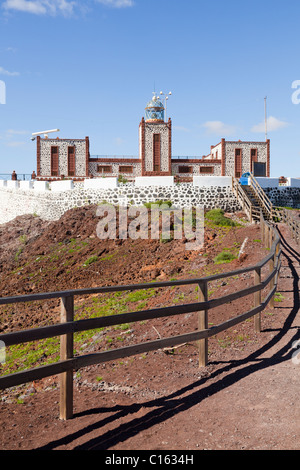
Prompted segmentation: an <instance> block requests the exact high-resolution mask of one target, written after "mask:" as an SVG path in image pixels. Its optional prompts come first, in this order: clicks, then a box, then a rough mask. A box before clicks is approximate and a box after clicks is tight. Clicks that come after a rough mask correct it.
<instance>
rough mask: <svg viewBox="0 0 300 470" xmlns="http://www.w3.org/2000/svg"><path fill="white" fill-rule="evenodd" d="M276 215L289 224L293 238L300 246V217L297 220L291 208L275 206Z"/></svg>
mask: <svg viewBox="0 0 300 470" xmlns="http://www.w3.org/2000/svg"><path fill="white" fill-rule="evenodd" d="M274 216H275V217H276V218H277V219H278V220H280V221H281V222H284V223H285V224H286V225H287V226H288V228H289V230H290V233H291V235H292V237H293V239H294V240H295V241H296V243H297V244H298V245H299V246H300V217H299V218H298V220H297V219H296V218H295V217H294V216H293V214H292V213H291V211H290V210H289V209H285V208H282V207H276V208H274ZM299 216H300V211H299Z"/></svg>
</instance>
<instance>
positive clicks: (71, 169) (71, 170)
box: [68, 147, 76, 176]
mask: <svg viewBox="0 0 300 470" xmlns="http://www.w3.org/2000/svg"><path fill="white" fill-rule="evenodd" d="M75 171H76V170H75V147H68V176H75Z"/></svg>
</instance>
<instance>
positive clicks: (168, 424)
mask: <svg viewBox="0 0 300 470" xmlns="http://www.w3.org/2000/svg"><path fill="white" fill-rule="evenodd" d="M278 228H279V230H280V233H281V236H282V249H283V255H282V269H281V273H280V279H279V284H278V289H277V291H278V292H280V293H281V300H282V301H281V302H276V303H275V307H274V309H273V310H272V311H270V310H268V312H266V313H265V316H264V317H263V322H262V328H263V331H262V333H261V334H259V335H258V336H255V335H254V336H253V341H249V342H248V344H245V347H244V348H243V349H235V348H227V349H224V350H222V351H220V352H218V351H219V350H216V351H215V350H213V353H212V354H211V356H210V363H209V365H208V366H207V367H206V368H204V369H199V368H198V366H197V353H196V352H195V349H193V348H191V347H186V349H184V348H183V351H182V354H181V356H180V357H179V355H178V356H176V354H175V356H173V357H172V356H168V355H166V354H163V353H162V352H160V351H158V352H155V353H151V354H150V353H149V356H148V358H147V359H146V360H145V361H142V360H136V361H135V366H134V367H135V372H134V374H135V375H134V377H135V382H134V381H133V380H132V377H131V380H130V381H128V383H127V386H126V380H127V379H126V368H125V369H124V372H123V375H124V381H123V382H122V383H121V382H119V385H118V384H117V383H116V381H113V371H111V374H112V375H111V377H112V383H111V384H107V383H106V386H105V387H106V388H105V387H104V386H103V383H102V385H101V381H98V383H97V381H96V380H95V377H96V375H97V373H98V374H100V373H103V370H102V371H100V372H99V371H97V369H96V366H95V367H90V368H88V370H87V371H86V373H85V375H84V376H83V377H81V379H80V380H78V381H77V385H78V386H76V387H75V393H74V410H75V416H74V418H73V419H72V420H70V421H68V422H62V421H60V420H59V419H58V400H59V391H58V390H57V389H55V390H53V391H51V379H48V380H49V391H48V392H47V393H36V394H34V395H33V396H31V397H29V398H27V399H26V400H25V401H24V404H23V405H20V406H19V407H16V406H15V405H11V404H9V403H6V404H5V405H2V406H3V408H2V412H1V420H2V423H3V424H4V426H5V428H4V429H5V432H4V433H2V436H1V441H0V448H2V449H51V450H57V449H61V450H65V449H67V450H71V449H85V450H91V449H93V450H97V449H98V450H99V449H101V450H108V449H109V450H147V449H150V450H202V449H212V450H214V449H216V450H218V449H225V450H230V449H245V450H246V449H250V450H254V449H260V450H262V449H268V450H281V449H297V450H299V449H300V426H299V422H300V406H299V389H300V360H299V361H297V358H294V360H292V356H293V353H294V352H296V351H297V348H296V349H293V343H294V342H295V341H297V340H298V339H300V336H299V328H300V317H299V314H298V313H299V312H298V311H299V275H300V267H299V264H300V263H299V261H300V256H299V252H298V251H299V249H298V248H297V245H295V244H294V242H293V241H292V240H291V237H290V236H289V234H288V232H287V229H286V227H285V226H283V225H281V224H280V225H279V227H278ZM268 315H270V318H271V316H272V322H270V320H269V317H268ZM298 349H300V347H299V348H298ZM140 359H141V358H140ZM295 359H296V360H295ZM153 361H154V362H153ZM298 362H299V364H298ZM153 363H154V364H155V363H156V364H157V370H155V367H154V368H153ZM149 364H152V368H151V369H149V371H150V372H149V371H148V367H150V365H149ZM148 372H149V373H148ZM2 429H3V428H2Z"/></svg>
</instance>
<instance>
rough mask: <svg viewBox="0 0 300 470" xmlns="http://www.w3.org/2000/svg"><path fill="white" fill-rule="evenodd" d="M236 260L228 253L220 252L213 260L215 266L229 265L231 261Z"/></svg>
mask: <svg viewBox="0 0 300 470" xmlns="http://www.w3.org/2000/svg"><path fill="white" fill-rule="evenodd" d="M234 259H236V256H235V255H234V254H233V253H230V252H229V251H225V250H224V251H222V252H221V253H219V254H218V255H217V256H216V257H215V258H214V263H215V264H223V263H230V262H231V261H232V260H234Z"/></svg>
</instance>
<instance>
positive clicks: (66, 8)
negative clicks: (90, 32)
mask: <svg viewBox="0 0 300 470" xmlns="http://www.w3.org/2000/svg"><path fill="white" fill-rule="evenodd" d="M75 4H76V2H73V1H69V0H5V2H4V3H3V5H2V8H4V9H5V10H7V11H10V10H15V11H21V12H25V13H33V14H35V15H46V14H50V15H53V16H55V15H57V14H58V13H62V14H63V15H70V14H72V13H73V9H74V6H75Z"/></svg>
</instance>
